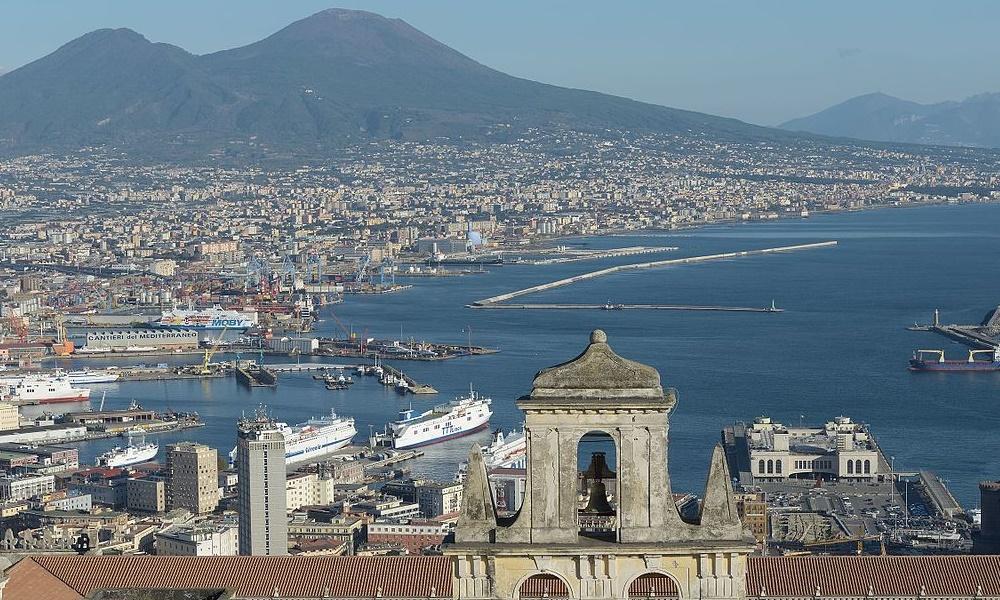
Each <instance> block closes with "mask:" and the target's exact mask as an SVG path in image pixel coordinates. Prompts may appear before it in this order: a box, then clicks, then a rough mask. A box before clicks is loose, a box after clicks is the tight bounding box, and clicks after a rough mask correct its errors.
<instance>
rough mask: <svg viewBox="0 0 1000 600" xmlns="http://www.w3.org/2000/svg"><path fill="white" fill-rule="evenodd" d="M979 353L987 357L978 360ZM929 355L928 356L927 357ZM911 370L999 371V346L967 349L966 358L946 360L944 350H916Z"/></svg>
mask: <svg viewBox="0 0 1000 600" xmlns="http://www.w3.org/2000/svg"><path fill="white" fill-rule="evenodd" d="M980 354H988V355H989V358H988V359H986V360H980V359H978V358H977V356H979V355H980ZM928 357H930V358H928ZM910 370H911V371H977V372H983V371H1000V346H998V347H996V348H991V349H987V350H969V357H968V358H967V359H966V360H946V359H945V357H944V350H916V351H914V352H913V358H911V359H910Z"/></svg>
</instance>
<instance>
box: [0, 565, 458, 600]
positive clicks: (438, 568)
mask: <svg viewBox="0 0 1000 600" xmlns="http://www.w3.org/2000/svg"><path fill="white" fill-rule="evenodd" d="M7 576H8V577H9V581H8V583H7V586H6V587H5V588H4V590H3V598H4V600H78V599H81V598H87V597H89V596H90V595H91V594H93V593H94V592H96V591H101V590H114V589H126V588H129V589H143V590H153V589H180V590H226V591H229V592H230V593H232V595H233V597H234V598H324V597H325V598H377V597H383V598H431V597H445V598H450V597H451V596H452V588H451V559H450V558H448V557H444V556H413V557H400V556H54V555H48V556H45V555H40V556H32V557H28V558H25V559H23V560H21V561H20V562H18V563H17V564H15V565H14V566H13V567H10V568H9V569H8V570H7Z"/></svg>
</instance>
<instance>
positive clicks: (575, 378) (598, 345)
mask: <svg viewBox="0 0 1000 600" xmlns="http://www.w3.org/2000/svg"><path fill="white" fill-rule="evenodd" d="M616 399H617V400H620V401H627V400H632V401H637V400H638V401H643V402H648V401H654V402H657V401H659V402H658V403H662V402H666V403H669V404H671V405H672V404H673V403H674V394H673V392H672V391H670V392H669V393H668V395H667V396H664V393H663V387H662V386H661V385H660V374H659V373H658V372H657V371H656V369H654V368H653V367H650V366H649V365H644V364H642V363H638V362H635V361H633V360H628V359H626V358H622V357H621V356H619V355H618V354H616V353H615V351H614V350H612V349H611V346H609V345H608V336H607V334H606V333H604V332H603V331H601V330H600V329H595V330H594V331H593V332H591V334H590V344H588V345H587V348H586V349H585V350H584V351H583V353H581V354H580V355H579V356H577V357H576V358H574V359H573V360H570V361H567V362H564V363H562V364H559V365H556V366H554V367H549V368H547V369H543V370H541V371H539V372H538V374H536V375H535V379H534V381H533V382H532V389H531V395H530V396H528V397H527V398H524V399H522V400H526V401H529V402H531V403H535V402H539V401H541V402H545V401H556V400H566V401H573V402H585V401H588V400H589V401H607V400H616Z"/></svg>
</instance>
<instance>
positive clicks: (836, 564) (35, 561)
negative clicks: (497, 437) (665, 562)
mask: <svg viewBox="0 0 1000 600" xmlns="http://www.w3.org/2000/svg"><path fill="white" fill-rule="evenodd" d="M451 560H452V559H451V557H447V556H400V557H390V556H307V557H302V556H202V557H198V556H51V555H50V556H43V555H40V556H32V557H28V558H25V559H23V560H21V561H20V562H18V563H16V564H15V565H13V566H12V567H10V568H8V569H7V571H6V573H5V574H6V576H7V577H8V578H9V579H8V582H7V585H6V586H5V587H4V588H3V598H4V600H81V599H82V598H86V597H88V596H90V595H91V594H93V593H94V592H96V591H100V590H115V589H127V588H129V589H139V590H153V589H159V590H168V589H187V590H220V589H224V590H227V591H229V592H231V593H232V594H233V598H275V597H277V598H317V599H318V598H323V597H324V594H326V597H328V598H375V597H378V596H379V595H381V596H383V597H385V598H431V597H442V598H443V597H451V596H452V579H451V574H452V565H451ZM748 561H749V562H748V564H747V584H746V591H747V597H748V598H752V599H755V600H763V599H765V598H771V599H776V598H777V599H785V598H789V599H812V598H816V596H817V592H818V596H819V597H820V598H866V597H876V598H878V597H881V598H909V599H913V598H919V597H921V590H923V597H925V598H934V597H937V598H942V597H965V598H975V597H980V598H998V597H1000V556H970V555H952V556H768V557H750V558H749V559H748ZM275 592H277V594H275Z"/></svg>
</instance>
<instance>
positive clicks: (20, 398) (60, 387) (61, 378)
mask: <svg viewBox="0 0 1000 600" xmlns="http://www.w3.org/2000/svg"><path fill="white" fill-rule="evenodd" d="M7 389H8V392H7V394H8V395H9V396H10V400H11V401H12V402H13V403H14V404H18V405H21V404H55V403H59V402H86V401H87V400H89V399H90V390H89V389H88V388H78V387H73V384H72V382H71V381H70V379H69V377H68V376H67V375H66V374H64V373H57V374H55V375H26V376H24V377H22V378H20V379H19V380H17V381H16V382H12V383H10V384H9V385H8V386H7Z"/></svg>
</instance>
